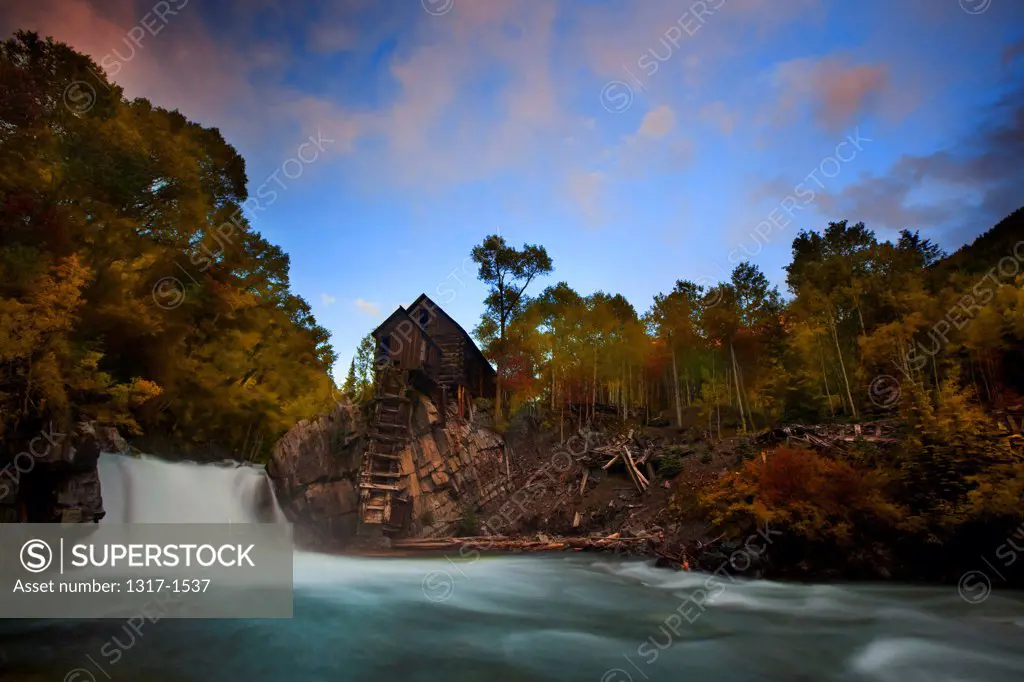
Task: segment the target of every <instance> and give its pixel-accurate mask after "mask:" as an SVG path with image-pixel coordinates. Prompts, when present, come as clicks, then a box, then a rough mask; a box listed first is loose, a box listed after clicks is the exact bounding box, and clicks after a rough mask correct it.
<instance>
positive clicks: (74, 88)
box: [64, 81, 96, 116]
mask: <svg viewBox="0 0 1024 682" xmlns="http://www.w3.org/2000/svg"><path fill="white" fill-rule="evenodd" d="M95 105H96V88H94V87H92V86H91V85H89V84H88V83H86V82H85V81H73V82H72V83H71V84H70V85H68V87H66V88H64V106H66V107H67V108H68V110H69V111H70V112H71V113H72V114H76V115H79V116H80V115H82V114H85V113H88V112H89V110H90V109H92V108H93V106H95Z"/></svg>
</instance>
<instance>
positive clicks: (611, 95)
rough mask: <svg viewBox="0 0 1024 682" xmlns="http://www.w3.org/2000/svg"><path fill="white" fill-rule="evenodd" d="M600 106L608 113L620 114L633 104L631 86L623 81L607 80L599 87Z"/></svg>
mask: <svg viewBox="0 0 1024 682" xmlns="http://www.w3.org/2000/svg"><path fill="white" fill-rule="evenodd" d="M601 106H602V107H604V110H605V111H607V112H608V113H609V114H621V113H623V112H624V111H626V110H627V109H629V108H630V107H631V106H633V88H631V87H629V84H628V83H626V82H624V81H609V82H607V83H605V86H604V87H603V88H601Z"/></svg>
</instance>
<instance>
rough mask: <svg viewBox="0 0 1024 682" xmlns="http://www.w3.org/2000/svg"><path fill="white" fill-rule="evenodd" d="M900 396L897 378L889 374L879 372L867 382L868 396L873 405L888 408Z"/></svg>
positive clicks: (898, 399) (897, 401)
mask: <svg viewBox="0 0 1024 682" xmlns="http://www.w3.org/2000/svg"><path fill="white" fill-rule="evenodd" d="M902 396H903V390H902V389H901V388H900V382H899V379H897V378H896V377H894V376H891V375H889V374H880V375H878V376H877V377H875V378H874V379H872V380H871V383H870V384H868V398H869V399H870V400H871V403H872V404H873V405H875V407H881V408H882V409H885V410H888V409H890V408H892V407H894V406H895V405H896V404H897V403H899V401H900V398H901V397H902Z"/></svg>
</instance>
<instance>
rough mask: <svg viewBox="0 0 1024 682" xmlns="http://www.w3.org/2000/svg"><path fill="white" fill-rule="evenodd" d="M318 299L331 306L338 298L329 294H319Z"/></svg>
mask: <svg viewBox="0 0 1024 682" xmlns="http://www.w3.org/2000/svg"><path fill="white" fill-rule="evenodd" d="M320 300H321V301H323V304H324V305H326V306H332V305H334V304H335V303H337V302H338V299H336V298H335V297H334V296H331V295H330V294H320Z"/></svg>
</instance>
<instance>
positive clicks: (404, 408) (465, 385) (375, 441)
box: [359, 294, 497, 533]
mask: <svg viewBox="0 0 1024 682" xmlns="http://www.w3.org/2000/svg"><path fill="white" fill-rule="evenodd" d="M373 338H374V340H375V342H376V364H375V385H374V407H373V414H372V417H371V421H370V433H369V438H370V440H369V446H368V448H367V451H366V454H365V456H364V458H363V466H362V470H361V472H360V484H359V487H360V512H361V513H360V517H361V520H362V523H363V524H364V525H368V526H376V527H378V528H382V529H383V531H384V532H385V533H396V532H399V531H401V529H402V528H403V527H404V526H405V522H406V521H407V516H408V510H409V508H410V505H409V501H408V500H407V499H405V498H404V497H403V487H402V484H401V479H402V475H403V474H402V472H401V466H400V460H401V457H400V455H399V454H398V453H400V452H401V451H402V450H404V449H405V447H406V446H407V445H408V442H409V438H410V436H411V435H412V433H411V418H412V401H411V400H410V399H409V397H408V396H407V389H410V388H412V389H415V390H417V391H419V392H420V393H423V394H424V395H427V396H429V397H430V399H431V400H432V401H433V402H434V403H435V404H436V405H437V407H438V412H439V413H440V415H441V416H442V419H443V418H444V415H446V414H447V413H448V408H449V406H452V407H453V408H454V411H455V414H456V415H458V416H459V417H465V416H466V414H467V413H468V412H469V406H470V404H471V401H472V400H473V399H474V398H488V399H493V398H494V396H495V379H496V377H497V374H496V372H495V371H494V368H493V367H491V364H490V363H489V362H488V361H487V359H486V358H485V357H484V354H483V353H482V352H481V351H480V349H479V348H478V347H477V345H476V344H475V343H474V342H473V339H472V338H471V337H470V336H469V333H468V332H466V330H465V329H463V328H462V326H460V325H459V323H458V322H456V321H455V320H454V319H452V317H451V316H450V315H448V313H446V312H445V311H444V310H442V309H441V307H440V306H438V305H437V304H436V303H434V301H432V300H431V299H430V298H429V297H428V296H427V295H426V294H421V295H420V297H419V298H417V299H416V300H415V301H413V302H412V304H411V305H410V306H408V307H402V306H399V307H398V308H397V309H396V310H395V311H394V312H393V313H391V315H389V316H388V318H387V319H386V320H384V322H382V323H381V325H380V326H379V327H377V328H376V329H375V330H373Z"/></svg>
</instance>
